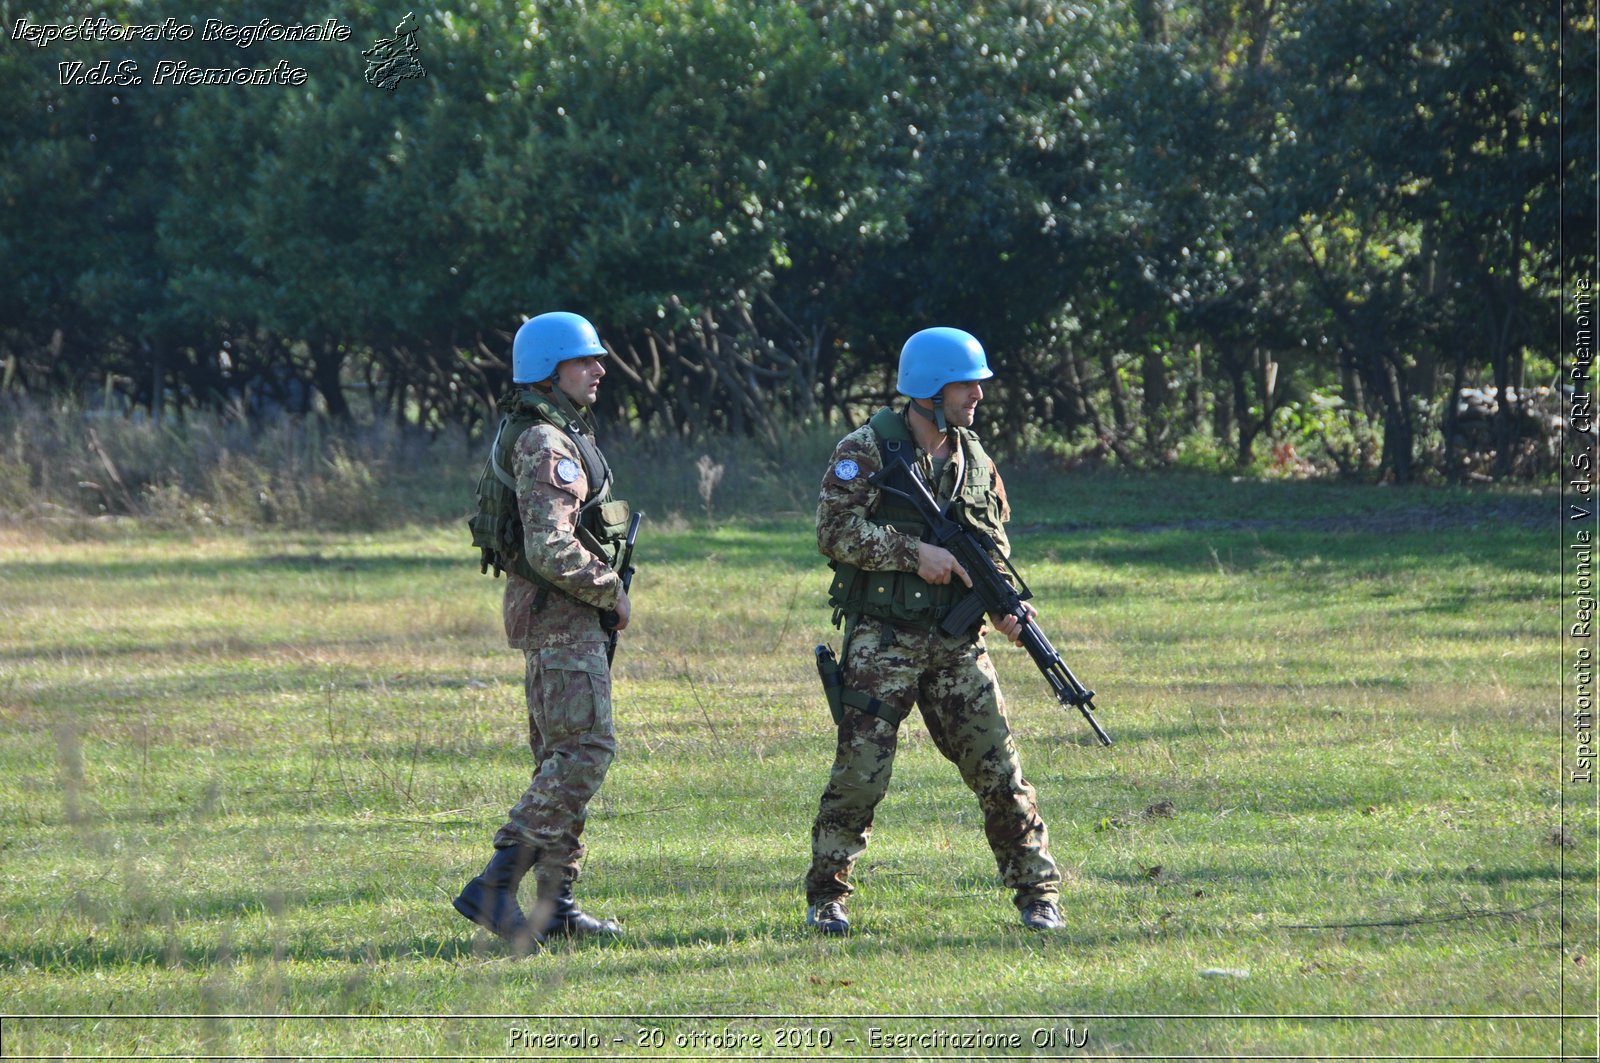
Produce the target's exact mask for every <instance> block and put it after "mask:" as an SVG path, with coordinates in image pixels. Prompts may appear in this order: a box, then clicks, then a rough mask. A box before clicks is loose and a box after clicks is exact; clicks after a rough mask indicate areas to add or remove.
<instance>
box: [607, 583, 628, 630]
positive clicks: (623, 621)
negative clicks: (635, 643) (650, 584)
mask: <svg viewBox="0 0 1600 1063" xmlns="http://www.w3.org/2000/svg"><path fill="white" fill-rule="evenodd" d="M632 611H633V607H632V606H631V605H630V604H629V603H628V592H627V591H618V592H617V606H616V608H615V609H613V610H612V612H614V613H616V615H617V622H616V623H615V624H613V625H612V627H611V630H612V631H621V630H622V629H623V628H625V627H627V626H628V616H629V614H630V613H632Z"/></svg>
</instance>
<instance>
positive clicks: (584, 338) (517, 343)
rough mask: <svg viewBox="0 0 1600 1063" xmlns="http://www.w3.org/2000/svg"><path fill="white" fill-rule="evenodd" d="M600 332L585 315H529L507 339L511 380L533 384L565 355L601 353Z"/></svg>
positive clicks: (547, 375) (544, 377)
mask: <svg viewBox="0 0 1600 1063" xmlns="http://www.w3.org/2000/svg"><path fill="white" fill-rule="evenodd" d="M605 353H606V349H605V348H604V347H602V346H601V345H600V334H599V333H597V332H596V331H595V330H594V326H593V325H591V324H589V321H588V319H587V318H582V317H579V316H578V315H577V314H568V313H565V312H562V311H556V312H555V313H550V314H540V315H539V316H538V317H535V318H529V319H528V320H527V321H524V322H523V323H522V327H521V328H519V329H517V338H516V339H515V340H513V341H512V342H511V382H512V383H513V384H537V383H539V382H540V381H541V380H549V379H550V378H551V377H552V376H554V375H555V372H556V366H558V365H560V364H561V363H562V362H565V361H566V360H567V359H569V358H588V357H589V356H591V355H599V356H604V355H605Z"/></svg>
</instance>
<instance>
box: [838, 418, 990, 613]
mask: <svg viewBox="0 0 1600 1063" xmlns="http://www.w3.org/2000/svg"><path fill="white" fill-rule="evenodd" d="M868 424H869V426H870V427H871V429H872V435H873V438H874V440H875V441H876V442H877V444H878V455H879V458H880V460H881V463H882V464H883V465H884V466H885V467H887V465H888V463H889V462H891V461H899V460H905V461H908V462H911V461H915V460H916V443H915V442H914V441H913V440H912V438H911V432H910V430H909V429H908V428H907V427H906V423H905V419H904V418H903V417H902V416H901V415H900V414H898V413H896V412H895V411H894V410H891V409H887V408H885V409H882V410H879V411H878V412H877V413H875V414H873V415H872V420H871V421H869V422H868ZM950 432H951V434H952V435H953V436H954V437H955V440H956V445H957V446H959V447H960V448H961V455H962V460H963V462H964V465H965V468H964V470H963V473H962V478H961V482H960V483H959V484H957V485H956V493H955V497H954V498H953V499H952V500H951V501H952V504H951V506H950V508H949V514H950V516H951V517H952V518H953V519H955V520H956V521H958V522H960V523H961V524H964V525H966V526H967V527H968V528H971V529H973V530H975V531H980V532H983V533H984V534H986V535H989V536H990V537H992V538H998V537H999V536H1000V535H1002V534H1003V533H1004V525H1003V523H1002V521H1001V519H1000V496H999V494H998V493H996V491H995V489H994V466H993V464H992V463H991V462H990V461H989V456H988V454H986V453H984V450H983V446H982V444H980V443H979V442H978V437H977V436H976V435H975V434H973V433H972V432H971V431H969V430H967V429H965V428H955V427H952V428H951V429H950ZM933 489H934V490H935V491H937V486H936V485H935V486H934V487H933ZM867 519H868V520H870V521H872V522H873V523H874V524H877V525H879V526H881V527H886V528H892V529H894V530H895V531H898V532H903V533H905V534H906V535H910V536H912V537H913V538H915V539H917V540H919V541H926V539H927V536H928V526H927V525H926V524H924V523H923V521H922V518H921V517H920V516H919V515H918V513H917V511H916V510H915V509H913V508H912V507H911V505H910V504H909V503H906V502H903V501H901V500H900V499H898V498H896V497H894V496H893V495H891V494H888V493H887V492H884V491H879V492H878V493H877V498H876V499H875V500H874V502H873V504H872V510H871V512H869V513H868V514H867ZM829 564H830V565H831V566H832V568H833V570H834V576H833V583H832V585H831V586H829V588H828V603H829V604H830V605H832V606H833V607H834V610H835V613H836V616H869V617H873V618H875V619H878V620H888V621H890V622H891V623H895V624H901V625H904V626H907V627H927V626H931V625H933V624H936V623H938V622H939V621H941V620H943V619H944V615H945V614H946V613H947V612H949V611H950V607H951V606H952V605H954V604H955V603H956V601H957V600H958V599H959V598H960V597H961V595H963V594H965V593H966V590H967V588H966V585H965V584H964V583H962V582H961V581H960V580H951V582H949V583H947V584H942V585H941V584H933V583H929V582H927V581H926V580H924V579H922V578H921V577H920V576H918V575H917V574H916V573H915V572H901V571H884V570H867V569H861V568H857V567H856V566H854V565H847V564H844V563H843V562H837V561H833V562H829Z"/></svg>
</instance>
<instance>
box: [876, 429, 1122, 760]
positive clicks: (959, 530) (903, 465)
mask: <svg viewBox="0 0 1600 1063" xmlns="http://www.w3.org/2000/svg"><path fill="white" fill-rule="evenodd" d="M868 482H869V483H871V484H872V485H873V486H874V487H876V488H877V489H878V490H880V491H887V492H888V493H889V494H892V495H894V496H895V497H897V498H900V499H903V500H905V501H906V502H909V503H911V505H912V506H913V507H915V509H916V510H917V513H918V514H919V515H920V516H921V517H922V519H923V521H924V522H925V523H926V524H927V525H928V528H929V533H930V535H929V537H930V539H931V540H932V542H933V543H934V544H935V545H937V546H942V547H944V548H945V549H946V550H949V551H950V552H951V553H952V554H954V555H955V558H956V560H957V561H959V562H961V567H962V568H964V569H966V570H967V576H968V577H969V578H970V579H971V580H972V589H971V590H969V591H968V592H967V593H966V594H965V595H963V596H962V597H961V598H959V599H957V601H956V604H955V605H954V606H953V607H952V608H951V610H950V612H949V613H947V614H946V615H945V618H944V621H943V622H942V623H941V624H940V627H941V628H943V630H944V632H945V633H946V634H948V635H959V634H961V633H962V632H965V631H969V630H971V628H972V626H973V625H974V624H976V623H978V622H979V621H980V620H981V619H982V618H983V614H984V613H986V612H988V613H993V614H994V615H996V616H1012V617H1015V618H1016V620H1017V622H1018V624H1019V625H1021V629H1022V630H1021V640H1022V648H1023V649H1025V650H1027V651H1028V656H1029V657H1031V658H1033V663H1034V664H1035V665H1036V666H1037V667H1038V669H1039V671H1040V672H1041V673H1043V675H1044V678H1045V681H1046V682H1047V683H1049V684H1050V689H1051V691H1052V692H1053V693H1054V694H1055V696H1056V700H1057V701H1059V702H1061V704H1063V705H1070V706H1072V707H1073V708H1075V709H1077V710H1078V712H1079V713H1080V714H1082V716H1083V719H1084V721H1085V722H1086V723H1088V725H1089V727H1090V729H1091V730H1093V731H1094V736H1095V738H1097V739H1099V741H1100V744H1101V745H1103V746H1109V745H1110V744H1111V736H1110V735H1108V734H1106V732H1105V729H1104V728H1103V727H1101V726H1100V721H1098V720H1096V719H1095V717H1094V691H1092V690H1089V689H1087V688H1085V687H1084V685H1083V684H1082V683H1080V682H1079V681H1078V677H1077V676H1075V675H1073V674H1072V669H1070V668H1068V667H1067V664H1066V662H1065V661H1064V660H1062V659H1061V654H1060V653H1059V652H1057V650H1056V648H1055V647H1054V646H1052V645H1051V644H1050V640H1049V638H1047V637H1046V636H1045V633H1044V631H1043V629H1041V628H1040V627H1039V625H1038V623H1037V622H1035V621H1034V620H1032V619H1031V618H1030V617H1029V616H1028V610H1027V609H1026V608H1024V607H1023V604H1022V603H1023V602H1025V601H1026V600H1028V599H1029V598H1031V597H1033V592H1032V591H1030V590H1028V586H1027V584H1026V583H1023V581H1022V576H1021V574H1020V573H1018V572H1017V570H1016V569H1015V568H1013V567H1012V565H1011V561H1010V559H1008V558H1005V559H1003V560H1005V565H1006V569H1007V571H1009V572H1010V574H1011V576H1012V578H1014V579H1015V580H1016V581H1017V586H1018V587H1021V588H1022V589H1021V591H1020V592H1019V591H1018V590H1017V588H1016V587H1013V586H1012V585H1011V582H1010V581H1009V580H1007V579H1006V574H1005V573H1004V572H1001V571H1000V568H999V566H998V565H996V564H995V563H994V558H993V556H991V553H990V551H991V550H994V549H995V544H994V542H993V541H992V540H990V539H989V537H988V536H986V535H983V534H981V533H979V532H974V531H972V530H971V529H969V528H967V527H966V526H964V525H963V524H961V523H960V522H958V521H957V520H955V519H954V518H953V517H951V516H950V515H949V514H947V513H946V512H945V511H944V510H943V509H941V508H940V507H939V503H938V502H936V501H935V500H934V497H933V494H932V492H930V491H929V490H928V485H927V484H925V483H923V481H922V477H921V475H919V474H918V472H917V470H916V469H914V468H912V467H911V465H910V464H909V463H908V462H906V461H905V460H904V459H897V460H892V461H890V462H889V463H888V464H887V465H886V466H885V467H884V468H883V469H881V470H879V471H878V472H877V473H875V474H874V475H873V476H872V477H870V478H869V480H868ZM996 552H998V551H996Z"/></svg>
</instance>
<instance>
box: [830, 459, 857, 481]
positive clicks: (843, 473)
mask: <svg viewBox="0 0 1600 1063" xmlns="http://www.w3.org/2000/svg"><path fill="white" fill-rule="evenodd" d="M833 475H835V476H837V477H838V478H839V479H841V480H843V481H845V482H846V483H849V482H850V481H851V480H854V479H855V478H856V477H857V476H860V475H861V466H860V465H857V464H856V462H855V459H853V458H840V459H839V460H838V461H836V462H834V463H833Z"/></svg>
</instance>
